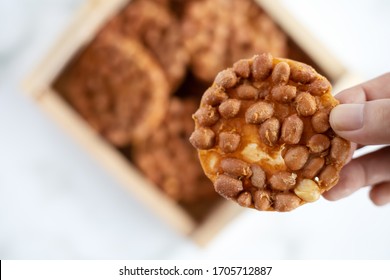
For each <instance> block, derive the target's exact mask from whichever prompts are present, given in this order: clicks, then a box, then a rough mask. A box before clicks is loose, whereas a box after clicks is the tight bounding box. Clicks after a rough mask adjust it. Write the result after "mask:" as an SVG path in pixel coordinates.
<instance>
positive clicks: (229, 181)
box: [214, 174, 243, 199]
mask: <svg viewBox="0 0 390 280" xmlns="http://www.w3.org/2000/svg"><path fill="white" fill-rule="evenodd" d="M214 188H215V191H216V192H217V193H219V194H220V195H221V196H223V197H225V198H228V199H229V198H234V197H236V196H237V195H238V194H239V193H240V192H241V191H242V190H243V186H242V182H241V181H240V180H237V179H234V178H232V177H230V176H228V175H224V174H222V175H218V177H217V179H216V180H215V183H214Z"/></svg>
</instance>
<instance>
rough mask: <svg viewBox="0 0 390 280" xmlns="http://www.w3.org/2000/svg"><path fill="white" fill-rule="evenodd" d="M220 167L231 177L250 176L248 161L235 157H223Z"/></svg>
mask: <svg viewBox="0 0 390 280" xmlns="http://www.w3.org/2000/svg"><path fill="white" fill-rule="evenodd" d="M220 164H221V168H222V170H223V171H224V172H225V173H228V174H229V175H231V176H233V177H250V176H251V175H252V170H251V168H250V166H249V164H248V163H246V162H245V161H243V160H240V159H236V158H224V159H222V160H221V163H220Z"/></svg>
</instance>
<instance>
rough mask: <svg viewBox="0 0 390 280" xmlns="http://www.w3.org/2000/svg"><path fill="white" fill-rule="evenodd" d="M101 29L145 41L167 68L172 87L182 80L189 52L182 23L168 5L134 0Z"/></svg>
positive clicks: (145, 0)
mask: <svg viewBox="0 0 390 280" xmlns="http://www.w3.org/2000/svg"><path fill="white" fill-rule="evenodd" d="M102 32H107V33H113V32H114V33H115V32H116V33H120V34H121V35H123V36H125V37H126V38H132V39H135V40H138V41H139V42H140V43H141V44H143V45H144V47H145V48H146V49H148V50H149V51H150V52H151V53H152V54H153V56H154V57H155V59H156V60H157V62H158V63H159V64H160V66H161V68H162V69H164V72H165V74H166V76H167V80H168V82H169V85H170V87H171V90H174V89H176V88H177V86H178V85H179V84H180V82H181V81H182V80H183V78H184V75H185V72H186V67H187V64H188V54H187V52H186V51H185V48H184V44H183V41H182V37H181V33H180V27H179V23H178V21H177V20H176V18H175V16H174V15H173V14H172V13H171V12H170V10H169V9H168V7H167V6H166V5H164V4H162V3H158V1H153V0H133V1H131V2H130V3H129V4H128V5H127V6H126V7H125V8H124V9H123V10H122V11H121V12H120V13H119V14H118V15H116V16H115V17H114V18H113V19H112V20H111V21H109V22H108V24H107V25H106V26H105V27H104V29H103V31H102Z"/></svg>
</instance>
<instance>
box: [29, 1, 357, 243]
mask: <svg viewBox="0 0 390 280" xmlns="http://www.w3.org/2000/svg"><path fill="white" fill-rule="evenodd" d="M257 2H258V4H259V5H260V6H261V7H262V8H263V9H264V10H265V11H266V12H267V13H268V14H269V15H270V16H271V17H272V18H273V20H274V21H275V22H276V23H277V24H278V25H279V26H280V27H281V28H282V29H283V30H284V32H285V33H286V34H287V35H288V37H289V41H290V43H291V44H293V45H294V46H295V47H296V48H297V50H298V51H299V56H300V57H304V58H305V60H306V61H309V63H311V64H314V65H315V66H316V67H317V68H318V69H319V70H320V72H321V73H322V74H324V75H325V76H326V77H328V78H329V79H330V80H331V82H332V84H333V85H334V87H337V89H340V88H343V87H345V86H347V85H348V84H349V83H350V82H351V81H353V79H351V77H352V76H351V75H350V74H349V73H348V71H347V70H346V69H345V68H344V67H343V66H342V65H341V64H340V62H339V61H337V60H336V59H335V58H334V57H333V56H332V55H331V54H330V53H329V52H328V51H327V50H326V49H325V48H324V47H323V46H322V45H321V44H319V43H318V42H317V41H316V40H315V39H314V38H313V37H312V36H311V35H310V34H309V33H308V32H307V31H306V30H305V28H304V27H302V26H301V25H300V24H299V23H298V22H297V21H296V20H295V19H294V18H292V17H291V16H290V15H289V13H288V12H287V11H286V10H285V9H284V8H283V6H281V5H280V4H279V3H278V2H277V1H273V0H272V1H271V0H258V1H257ZM127 3H128V0H111V1H104V0H88V1H86V3H85V5H84V6H83V7H82V8H81V9H80V10H79V11H78V13H77V14H76V15H75V18H74V20H73V22H72V23H71V24H70V26H69V27H68V29H67V30H66V31H65V32H64V33H63V35H62V36H61V38H60V39H59V40H58V42H57V43H56V44H55V46H54V47H53V48H52V50H51V51H50V52H49V53H48V54H47V55H46V57H45V58H44V59H43V60H42V62H41V63H40V65H39V66H38V67H37V68H36V69H35V70H34V71H33V73H32V74H31V75H30V76H29V77H28V79H27V80H26V81H25V84H24V87H25V90H26V92H28V94H29V96H31V97H32V98H33V99H34V100H35V101H36V103H37V104H38V105H39V106H40V107H41V108H42V109H44V110H45V111H47V112H48V113H49V115H50V116H51V117H52V118H54V119H55V120H56V121H57V122H58V123H59V124H60V125H61V126H62V127H63V128H64V129H66V130H67V131H68V132H69V134H70V135H72V137H74V138H75V139H77V141H78V142H79V143H80V144H81V145H83V147H84V148H85V149H86V150H88V152H89V153H90V154H91V156H93V157H95V158H96V160H97V161H98V162H99V163H100V164H101V165H102V166H103V167H104V168H105V169H106V170H107V171H108V172H110V173H112V175H113V176H114V177H115V178H116V179H117V180H118V182H119V183H120V184H121V185H123V186H124V187H125V188H126V189H128V190H129V191H130V192H131V193H132V195H134V196H136V197H137V198H138V199H139V200H141V201H142V202H143V203H144V204H145V205H146V206H147V207H150V208H151V209H152V210H153V211H154V212H155V213H156V215H157V216H160V217H161V219H163V220H165V221H166V222H167V223H169V224H170V225H171V226H172V227H174V228H175V229H177V230H178V231H179V232H181V233H183V234H185V235H188V236H189V237H190V238H192V239H193V240H194V241H195V242H196V243H198V244H200V245H205V244H206V243H207V242H208V241H209V240H210V239H211V238H212V237H213V236H215V235H216V233H217V232H218V231H219V230H221V229H222V228H223V227H224V225H226V224H227V223H228V222H229V221H231V220H232V219H233V218H234V217H236V216H237V214H239V213H240V212H241V211H242V208H240V207H239V206H237V205H236V204H235V203H232V202H228V201H225V200H221V203H219V204H218V205H216V206H215V207H214V210H213V211H212V213H210V214H209V215H208V216H207V217H206V218H205V219H204V220H203V221H202V222H200V223H199V222H196V221H195V220H194V219H193V217H191V216H190V215H189V214H188V213H187V212H186V211H185V210H184V209H183V208H182V207H180V206H179V205H178V204H177V203H176V202H175V201H173V200H171V199H170V198H169V197H168V196H166V195H165V194H164V193H163V192H161V191H160V190H159V189H158V188H157V187H156V186H154V185H152V184H151V183H149V181H148V180H146V179H145V178H144V177H143V175H142V173H140V172H139V171H138V169H136V168H135V167H134V166H133V165H132V164H131V163H130V162H129V161H128V160H127V159H126V158H125V157H124V156H123V155H122V154H120V153H119V152H118V150H117V149H115V148H114V147H113V146H112V145H110V144H109V143H108V142H106V141H105V140H103V139H102V138H101V137H100V136H99V135H98V134H97V133H96V132H95V131H94V130H93V129H92V128H91V127H90V126H89V125H88V124H87V123H86V122H85V121H84V120H83V119H82V118H81V117H80V116H79V114H78V113H77V112H75V111H74V110H73V108H71V107H70V106H69V105H68V103H66V102H65V101H64V100H63V99H62V98H61V97H60V96H59V95H58V94H57V93H56V91H55V90H54V89H53V87H52V84H53V81H54V80H55V79H56V77H57V76H58V75H59V74H60V73H61V71H62V70H63V69H64V67H65V66H66V65H67V64H68V62H69V61H70V60H71V59H72V57H73V56H74V55H75V54H76V53H77V52H78V51H79V50H80V49H81V48H83V47H84V46H85V45H87V44H88V43H89V42H90V41H91V40H92V39H93V38H94V36H95V34H96V32H97V31H98V30H99V29H100V28H101V27H102V25H103V24H104V23H105V22H106V20H107V19H108V18H110V17H112V16H113V15H115V14H116V13H117V12H118V11H119V10H120V9H121V8H122V7H123V6H124V5H125V4H127Z"/></svg>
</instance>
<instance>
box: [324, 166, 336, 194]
mask: <svg viewBox="0 0 390 280" xmlns="http://www.w3.org/2000/svg"><path fill="white" fill-rule="evenodd" d="M319 179H320V186H321V187H322V188H324V189H326V190H329V189H330V188H332V187H333V186H334V185H336V184H337V182H338V181H339V173H338V171H337V169H336V168H335V167H334V166H333V165H328V166H326V167H325V168H324V169H323V170H322V171H321V173H320V176H319Z"/></svg>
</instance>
